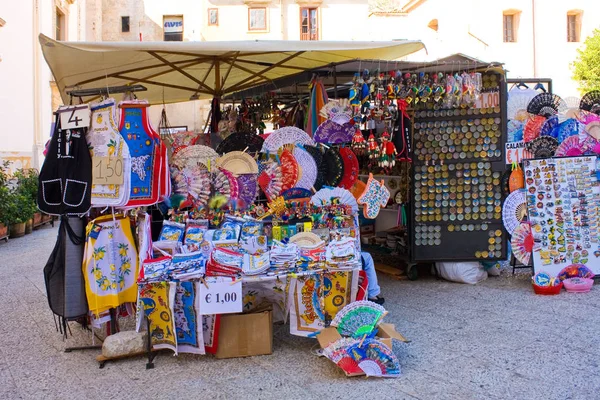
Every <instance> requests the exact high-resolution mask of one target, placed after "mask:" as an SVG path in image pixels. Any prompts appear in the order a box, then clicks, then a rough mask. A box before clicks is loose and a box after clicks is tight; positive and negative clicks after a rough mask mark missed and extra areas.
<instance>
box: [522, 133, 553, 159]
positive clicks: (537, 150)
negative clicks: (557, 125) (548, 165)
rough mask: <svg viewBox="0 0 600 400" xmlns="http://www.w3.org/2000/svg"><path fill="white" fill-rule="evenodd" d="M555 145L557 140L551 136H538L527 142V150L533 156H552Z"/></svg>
mask: <svg viewBox="0 0 600 400" xmlns="http://www.w3.org/2000/svg"><path fill="white" fill-rule="evenodd" d="M557 147H558V140H556V139H555V138H553V137H552V136H540V137H537V138H535V139H533V140H532V141H531V142H527V150H529V152H530V153H531V154H533V156H534V157H535V158H549V157H552V156H553V155H554V152H555V151H556V148H557Z"/></svg>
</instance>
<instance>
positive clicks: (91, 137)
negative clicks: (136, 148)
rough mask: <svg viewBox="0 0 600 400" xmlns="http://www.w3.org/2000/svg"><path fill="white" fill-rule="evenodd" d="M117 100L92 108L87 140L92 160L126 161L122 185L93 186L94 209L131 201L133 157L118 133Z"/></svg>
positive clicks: (124, 162) (95, 105)
mask: <svg viewBox="0 0 600 400" xmlns="http://www.w3.org/2000/svg"><path fill="white" fill-rule="evenodd" d="M115 110H116V108H115V100H114V99H108V100H106V101H103V102H101V103H97V104H94V105H92V121H91V126H90V130H89V131H88V134H87V136H86V140H87V145H88V149H89V151H90V155H91V156H92V157H118V158H122V159H123V163H122V164H121V167H122V168H123V170H122V171H120V172H121V173H122V174H123V184H121V185H115V184H93V185H92V205H94V206H124V205H125V204H127V202H128V201H129V184H130V180H131V156H130V154H129V146H127V143H125V140H123V137H122V136H121V134H120V133H119V128H118V127H117V124H116V122H115Z"/></svg>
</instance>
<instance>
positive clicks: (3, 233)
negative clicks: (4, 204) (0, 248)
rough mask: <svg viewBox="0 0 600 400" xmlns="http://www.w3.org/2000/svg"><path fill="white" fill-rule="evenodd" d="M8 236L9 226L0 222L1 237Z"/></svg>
mask: <svg viewBox="0 0 600 400" xmlns="http://www.w3.org/2000/svg"><path fill="white" fill-rule="evenodd" d="M7 236H8V226H6V225H4V224H0V239H4V238H5V237H7Z"/></svg>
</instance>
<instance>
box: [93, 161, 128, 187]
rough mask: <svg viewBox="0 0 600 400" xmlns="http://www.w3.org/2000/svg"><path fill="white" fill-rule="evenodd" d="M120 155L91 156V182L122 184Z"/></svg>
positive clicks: (97, 183)
mask: <svg viewBox="0 0 600 400" xmlns="http://www.w3.org/2000/svg"><path fill="white" fill-rule="evenodd" d="M123 178H124V177H123V158H122V157H92V184H94V185H122V184H123Z"/></svg>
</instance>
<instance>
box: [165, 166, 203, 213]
mask: <svg viewBox="0 0 600 400" xmlns="http://www.w3.org/2000/svg"><path fill="white" fill-rule="evenodd" d="M171 176H172V179H173V192H174V193H176V194H180V195H184V196H190V197H192V198H193V199H194V202H195V203H199V204H201V205H204V204H206V203H207V202H208V197H209V195H210V174H209V173H208V170H207V169H206V168H203V167H200V166H190V167H186V168H183V169H178V168H176V167H172V168H171Z"/></svg>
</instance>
